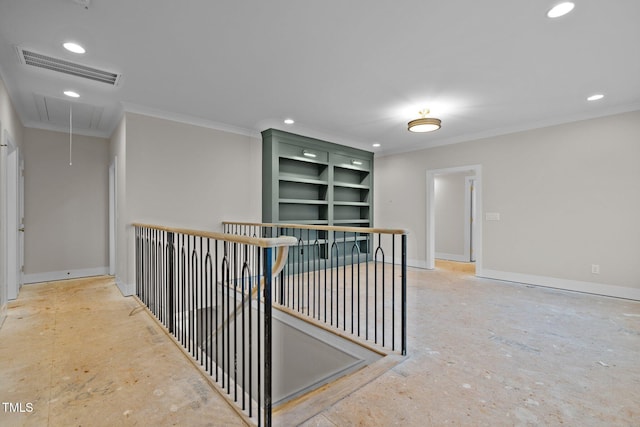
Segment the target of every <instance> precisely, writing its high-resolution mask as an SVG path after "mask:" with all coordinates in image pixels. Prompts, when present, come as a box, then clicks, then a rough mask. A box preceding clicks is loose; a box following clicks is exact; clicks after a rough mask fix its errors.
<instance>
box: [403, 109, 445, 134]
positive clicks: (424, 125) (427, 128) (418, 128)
mask: <svg viewBox="0 0 640 427" xmlns="http://www.w3.org/2000/svg"><path fill="white" fill-rule="evenodd" d="M427 114H429V110H422V111H420V115H421V116H422V117H420V118H419V119H415V120H411V121H410V122H409V125H408V128H407V129H409V131H410V132H419V133H423V132H433V131H434V130H438V129H440V126H441V124H442V122H441V120H440V119H436V118H435V117H427Z"/></svg>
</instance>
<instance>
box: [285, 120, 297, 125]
mask: <svg viewBox="0 0 640 427" xmlns="http://www.w3.org/2000/svg"><path fill="white" fill-rule="evenodd" d="M294 123H295V121H294V120H293V119H284V124H285V125H292V124H294Z"/></svg>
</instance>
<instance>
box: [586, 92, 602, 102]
mask: <svg viewBox="0 0 640 427" xmlns="http://www.w3.org/2000/svg"><path fill="white" fill-rule="evenodd" d="M602 98H604V95H603V94H601V93H598V94H595V95H591V96H590V97H588V98H587V101H597V100H599V99H602Z"/></svg>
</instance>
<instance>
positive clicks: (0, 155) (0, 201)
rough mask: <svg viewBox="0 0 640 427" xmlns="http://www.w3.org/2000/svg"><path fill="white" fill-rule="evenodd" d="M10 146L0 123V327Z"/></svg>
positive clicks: (5, 301) (4, 308)
mask: <svg viewBox="0 0 640 427" xmlns="http://www.w3.org/2000/svg"><path fill="white" fill-rule="evenodd" d="M8 156H9V145H8V144H7V143H6V142H5V140H4V132H2V123H0V327H2V324H3V323H4V319H5V318H6V317H7V304H8V300H9V289H8V288H9V285H8V281H7V278H8V275H7V249H8V244H7V221H6V219H5V218H6V216H7V215H6V213H7V205H8V203H7V160H8V159H7V158H8Z"/></svg>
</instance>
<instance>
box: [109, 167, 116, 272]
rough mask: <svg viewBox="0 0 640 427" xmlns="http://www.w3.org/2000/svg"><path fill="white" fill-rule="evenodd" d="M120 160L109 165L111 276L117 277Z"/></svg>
mask: <svg viewBox="0 0 640 427" xmlns="http://www.w3.org/2000/svg"><path fill="white" fill-rule="evenodd" d="M117 165H118V158H117V157H115V158H114V159H113V162H112V163H111V164H110V165H109V275H111V276H115V275H116V260H117V259H118V258H117V255H116V230H117V228H116V226H117V221H116V215H117V212H118V206H117V203H118V197H117V196H118V186H117V177H118V166H117Z"/></svg>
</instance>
